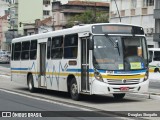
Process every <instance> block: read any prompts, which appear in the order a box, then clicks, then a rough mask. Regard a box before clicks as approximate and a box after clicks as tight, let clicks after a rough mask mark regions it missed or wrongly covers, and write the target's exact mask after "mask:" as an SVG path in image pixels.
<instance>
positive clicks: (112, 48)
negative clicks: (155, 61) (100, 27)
mask: <svg viewBox="0 0 160 120" xmlns="http://www.w3.org/2000/svg"><path fill="white" fill-rule="evenodd" d="M93 39H94V50H93V64H94V67H95V68H96V69H103V70H140V69H145V68H146V67H147V64H148V60H147V58H148V57H147V48H146V39H145V38H144V37H135V36H127V37H122V36H119V37H117V36H106V35H95V36H94V37H93Z"/></svg>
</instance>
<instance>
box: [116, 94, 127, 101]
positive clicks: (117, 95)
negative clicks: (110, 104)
mask: <svg viewBox="0 0 160 120" xmlns="http://www.w3.org/2000/svg"><path fill="white" fill-rule="evenodd" d="M113 96H114V98H115V99H116V100H120V99H123V98H124V96H125V93H120V94H113Z"/></svg>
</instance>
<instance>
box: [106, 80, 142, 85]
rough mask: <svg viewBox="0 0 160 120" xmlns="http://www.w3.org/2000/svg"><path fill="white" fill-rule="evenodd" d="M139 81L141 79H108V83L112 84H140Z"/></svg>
mask: <svg viewBox="0 0 160 120" xmlns="http://www.w3.org/2000/svg"><path fill="white" fill-rule="evenodd" d="M139 81H140V79H125V81H124V80H113V79H108V84H110V85H133V84H138V83H139Z"/></svg>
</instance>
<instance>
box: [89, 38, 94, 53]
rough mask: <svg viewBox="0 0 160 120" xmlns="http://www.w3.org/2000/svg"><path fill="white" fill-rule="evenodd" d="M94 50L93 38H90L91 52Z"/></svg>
mask: <svg viewBox="0 0 160 120" xmlns="http://www.w3.org/2000/svg"><path fill="white" fill-rule="evenodd" d="M93 49H94V40H93V39H92V37H90V39H89V50H93Z"/></svg>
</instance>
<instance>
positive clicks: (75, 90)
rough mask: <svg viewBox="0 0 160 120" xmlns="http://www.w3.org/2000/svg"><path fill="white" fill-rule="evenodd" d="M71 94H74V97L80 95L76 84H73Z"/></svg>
mask: <svg viewBox="0 0 160 120" xmlns="http://www.w3.org/2000/svg"><path fill="white" fill-rule="evenodd" d="M71 93H72V95H74V96H75V95H76V94H77V93H78V89H77V85H76V84H75V83H74V84H72V87H71Z"/></svg>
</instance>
